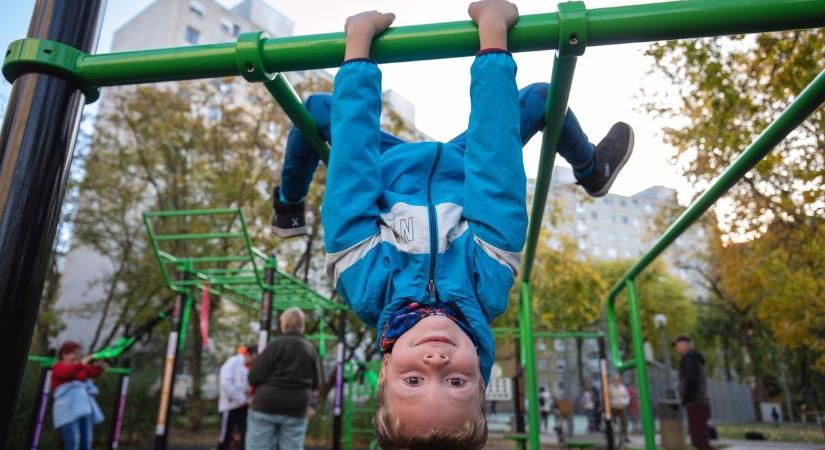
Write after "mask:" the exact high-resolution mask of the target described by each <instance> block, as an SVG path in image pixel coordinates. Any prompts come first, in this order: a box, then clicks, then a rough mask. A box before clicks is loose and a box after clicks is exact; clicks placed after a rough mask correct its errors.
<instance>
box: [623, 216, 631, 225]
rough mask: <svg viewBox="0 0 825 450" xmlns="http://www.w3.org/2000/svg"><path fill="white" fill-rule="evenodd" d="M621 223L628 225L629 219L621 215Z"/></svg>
mask: <svg viewBox="0 0 825 450" xmlns="http://www.w3.org/2000/svg"><path fill="white" fill-rule="evenodd" d="M622 223H623V224H625V225H629V224H630V219H628V218H627V216H622Z"/></svg>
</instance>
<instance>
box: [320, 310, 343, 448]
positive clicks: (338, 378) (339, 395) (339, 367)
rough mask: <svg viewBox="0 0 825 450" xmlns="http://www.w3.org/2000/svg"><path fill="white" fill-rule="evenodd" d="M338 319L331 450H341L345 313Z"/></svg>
mask: <svg viewBox="0 0 825 450" xmlns="http://www.w3.org/2000/svg"><path fill="white" fill-rule="evenodd" d="M322 314H323V313H322ZM338 317H339V319H338V320H339V324H338V344H337V345H336V346H335V350H336V351H335V393H334V399H333V403H332V415H333V416H332V450H341V414H342V412H343V409H344V408H343V404H344V350H346V342H345V340H346V328H347V313H346V311H341V312H340V313H339V315H338Z"/></svg>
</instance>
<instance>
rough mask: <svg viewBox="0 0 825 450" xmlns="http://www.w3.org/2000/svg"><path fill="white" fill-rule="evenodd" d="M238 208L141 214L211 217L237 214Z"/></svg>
mask: <svg viewBox="0 0 825 450" xmlns="http://www.w3.org/2000/svg"><path fill="white" fill-rule="evenodd" d="M239 213H240V209H238V208H216V209H179V210H174V211H147V212H145V213H143V214H144V215H145V216H146V217H180V216H213V215H219V214H239Z"/></svg>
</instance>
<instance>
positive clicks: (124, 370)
mask: <svg viewBox="0 0 825 450" xmlns="http://www.w3.org/2000/svg"><path fill="white" fill-rule="evenodd" d="M103 371H104V372H106V373H114V374H120V375H129V374H131V373H132V369H130V368H128V367H107V368H106V369H104V370H103Z"/></svg>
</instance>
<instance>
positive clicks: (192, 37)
mask: <svg viewBox="0 0 825 450" xmlns="http://www.w3.org/2000/svg"><path fill="white" fill-rule="evenodd" d="M200 36H201V32H200V31H198V30H196V29H194V28H192V27H190V26H187V27H186V33H185V34H184V36H183V38H184V39H186V42H188V43H190V44H193V45H194V44H197V43H198V38H200Z"/></svg>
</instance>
